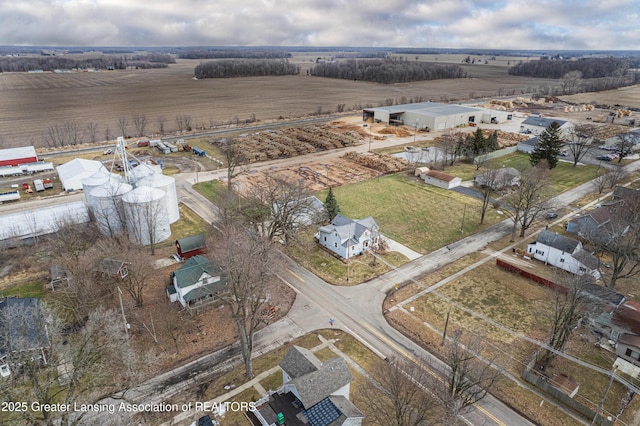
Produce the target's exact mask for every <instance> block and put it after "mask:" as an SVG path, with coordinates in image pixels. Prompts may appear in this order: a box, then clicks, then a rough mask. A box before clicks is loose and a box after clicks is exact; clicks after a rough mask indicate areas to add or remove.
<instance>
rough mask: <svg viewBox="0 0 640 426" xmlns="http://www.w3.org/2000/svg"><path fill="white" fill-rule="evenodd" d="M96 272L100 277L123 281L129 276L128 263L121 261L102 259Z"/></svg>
mask: <svg viewBox="0 0 640 426" xmlns="http://www.w3.org/2000/svg"><path fill="white" fill-rule="evenodd" d="M98 272H99V273H100V276H102V277H108V278H116V279H119V280H123V279H125V278H126V277H127V275H129V263H127V262H123V261H122V260H115V259H102V261H101V262H100V269H99V270H98Z"/></svg>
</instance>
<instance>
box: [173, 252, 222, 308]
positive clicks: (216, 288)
mask: <svg viewBox="0 0 640 426" xmlns="http://www.w3.org/2000/svg"><path fill="white" fill-rule="evenodd" d="M170 277H171V282H172V284H171V285H170V286H169V287H167V296H169V300H170V301H171V302H180V304H181V305H182V306H184V307H185V308H187V309H188V310H189V312H190V313H194V312H195V313H198V312H199V311H200V310H201V309H204V308H205V307H207V306H209V305H213V304H215V303H217V302H218V301H219V297H218V296H219V295H220V294H221V293H222V292H224V291H225V290H226V287H227V282H226V280H225V279H224V276H223V273H222V270H221V269H220V267H219V266H218V265H217V264H216V263H215V262H214V261H212V260H209V259H207V258H206V257H203V256H200V255H196V256H193V257H190V258H189V259H188V260H187V261H186V262H185V263H184V264H183V265H182V266H181V267H180V268H179V269H178V270H177V271H175V272H172V273H171V275H170Z"/></svg>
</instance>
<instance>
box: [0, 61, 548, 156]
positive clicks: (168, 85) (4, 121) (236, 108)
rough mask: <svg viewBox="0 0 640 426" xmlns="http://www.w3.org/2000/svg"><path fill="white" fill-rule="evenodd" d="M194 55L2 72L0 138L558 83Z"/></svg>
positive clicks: (447, 97) (39, 139)
mask: <svg viewBox="0 0 640 426" xmlns="http://www.w3.org/2000/svg"><path fill="white" fill-rule="evenodd" d="M198 63H199V61H196V60H178V63H177V64H175V65H171V66H170V67H169V68H166V69H153V70H120V71H101V72H74V73H58V74H56V73H50V72H46V73H1V74H0V145H2V146H3V147H13V146H21V145H25V144H34V145H36V146H44V141H43V137H44V135H45V134H46V133H47V129H48V128H49V127H50V126H52V125H53V124H56V123H58V124H60V125H62V124H64V123H68V122H71V121H73V122H76V123H78V125H79V126H80V127H81V128H84V127H86V125H87V124H88V123H90V122H93V123H97V124H98V127H97V129H98V130H97V136H98V139H99V140H102V139H104V135H105V129H106V128H107V127H108V128H109V129H110V132H109V133H110V135H111V137H113V136H114V135H116V134H118V133H119V131H118V119H119V118H121V117H122V118H125V119H127V121H128V122H129V125H128V130H127V133H128V134H129V135H134V133H135V129H134V126H133V119H132V118H133V116H134V115H136V114H138V115H142V114H144V115H145V116H146V118H147V122H148V125H147V128H146V130H147V131H146V133H147V134H150V133H153V132H156V131H157V129H158V125H157V118H158V117H160V116H164V117H165V118H166V120H167V121H166V125H165V129H167V130H174V129H176V128H177V125H176V121H175V118H176V116H178V115H189V116H191V118H192V126H193V127H194V128H196V129H207V128H210V127H211V126H212V125H217V124H222V123H224V122H229V121H235V119H236V118H238V119H239V120H241V121H242V120H245V119H248V118H250V117H251V116H252V115H255V117H256V118H257V119H258V120H268V119H278V118H281V117H282V118H295V117H302V116H307V115H310V114H315V113H317V112H318V110H319V108H321V109H322V111H323V112H328V111H335V110H336V107H337V105H338V104H344V105H345V109H346V110H352V109H353V110H358V109H360V108H362V107H365V106H367V105H368V106H378V105H380V104H381V103H382V102H384V100H386V99H394V100H396V102H398V103H399V102H400V100H401V98H402V97H405V98H406V99H409V98H415V97H417V96H421V97H422V99H424V100H430V101H434V102H443V101H451V100H462V99H469V98H470V97H474V98H479V97H489V96H497V95H501V94H504V95H506V94H511V93H514V94H520V93H523V92H526V91H528V90H531V89H532V88H535V87H538V86H540V85H553V84H556V82H552V81H548V80H541V79H530V78H521V77H511V76H508V75H507V73H506V67H504V66H498V65H495V66H494V65H470V66H465V69H466V70H467V73H468V75H469V76H470V78H466V79H456V80H439V81H431V82H414V83H406V84H392V85H382V84H376V83H367V82H361V81H347V80H336V79H327V78H320V77H309V76H307V75H306V72H305V71H304V70H305V69H306V68H308V66H309V64H305V65H304V66H303V71H302V72H301V74H300V75H297V76H286V77H255V78H232V79H206V80H193V79H192V76H193V69H194V67H195V66H196V65H197V64H198Z"/></svg>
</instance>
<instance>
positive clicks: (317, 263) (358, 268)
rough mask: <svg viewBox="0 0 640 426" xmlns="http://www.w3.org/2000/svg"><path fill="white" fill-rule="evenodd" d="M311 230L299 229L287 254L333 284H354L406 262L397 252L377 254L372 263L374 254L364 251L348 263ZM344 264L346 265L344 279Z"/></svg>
mask: <svg viewBox="0 0 640 426" xmlns="http://www.w3.org/2000/svg"><path fill="white" fill-rule="evenodd" d="M312 231H314V230H308V231H307V232H301V233H299V234H298V238H297V240H296V241H295V243H293V244H291V245H289V246H288V247H287V250H288V254H289V255H290V256H291V257H292V258H293V259H295V261H296V262H298V263H300V264H301V265H302V266H304V267H305V268H307V269H309V270H310V271H311V272H313V273H314V274H315V275H317V276H319V277H320V278H322V279H323V280H325V281H327V282H329V283H331V284H336V285H356V284H360V283H362V282H365V281H367V280H370V279H372V278H375V277H377V276H379V275H382V274H384V273H385V272H388V271H390V270H391V267H389V266H387V263H388V264H391V265H393V266H395V267H397V266H400V265H402V264H404V263H406V262H407V260H408V259H407V258H406V257H405V256H404V255H402V254H400V253H398V252H394V251H392V252H387V253H384V254H378V256H379V257H381V258H382V259H381V260H377V261H376V263H375V264H373V256H372V255H371V254H369V253H366V254H364V255H362V256H357V257H354V258H352V259H350V260H349V264H348V265H347V263H345V262H343V261H341V260H339V259H337V258H336V257H335V256H333V255H331V254H330V253H329V252H328V251H326V250H324V249H322V248H321V247H320V245H319V244H318V243H316V241H315V240H314V238H313V232H312ZM347 267H348V268H349V272H348V275H349V276H348V278H349V280H348V281H347Z"/></svg>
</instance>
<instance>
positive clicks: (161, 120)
mask: <svg viewBox="0 0 640 426" xmlns="http://www.w3.org/2000/svg"><path fill="white" fill-rule="evenodd" d="M156 123H157V124H158V133H160V134H161V135H164V130H165V125H166V124H167V117H165V116H164V115H159V116H158V117H157V118H156Z"/></svg>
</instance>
